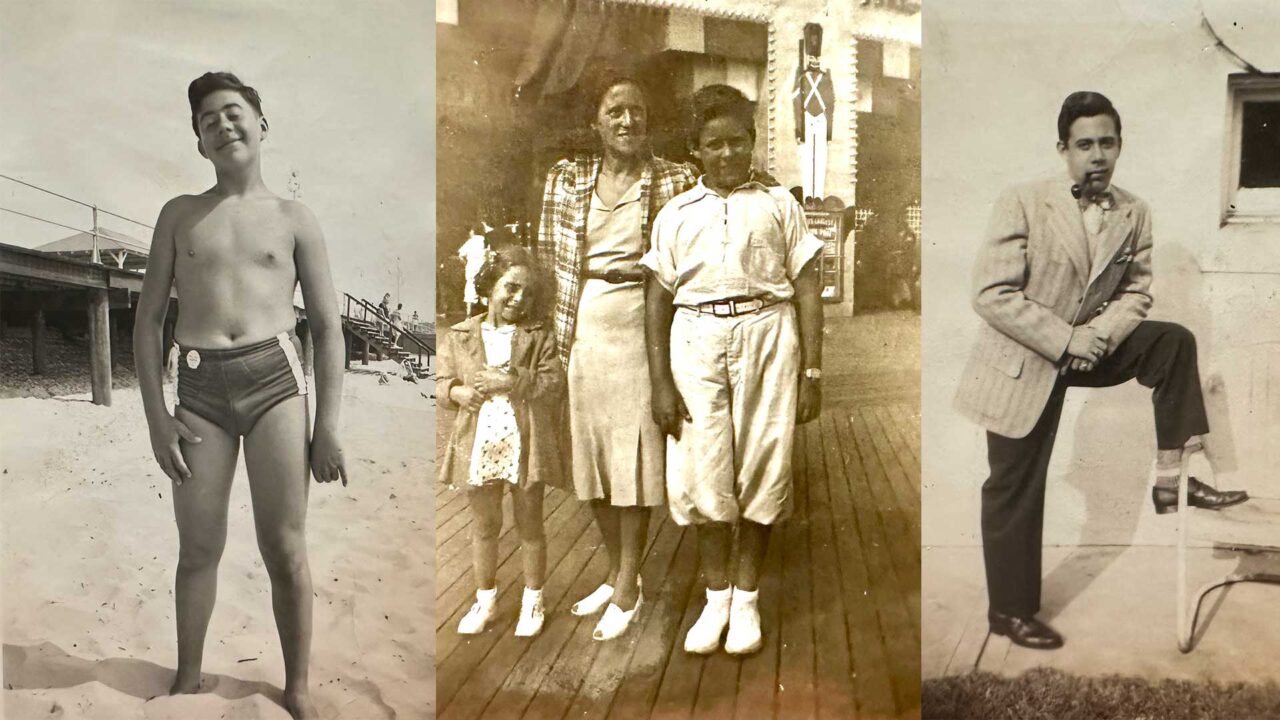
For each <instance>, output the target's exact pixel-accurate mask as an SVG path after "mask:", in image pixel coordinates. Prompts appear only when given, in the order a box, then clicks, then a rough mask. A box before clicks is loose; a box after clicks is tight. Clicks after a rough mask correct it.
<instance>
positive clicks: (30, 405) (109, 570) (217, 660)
mask: <svg viewBox="0 0 1280 720" xmlns="http://www.w3.org/2000/svg"><path fill="white" fill-rule="evenodd" d="M385 365H386V364H385V363H383V364H379V365H378V367H383V366H385ZM391 377H392V379H391V382H390V384H387V385H380V384H379V383H378V378H377V377H376V376H374V375H369V374H361V373H355V372H352V373H348V374H347V375H346V383H345V391H344V397H343V409H342V420H343V426H344V427H343V444H344V448H345V451H346V457H347V468H348V471H349V476H350V477H351V482H350V485H349V486H348V487H347V488H343V487H342V486H341V484H336V483H335V484H332V485H313V486H312V494H311V503H310V513H309V516H308V541H309V547H310V553H311V555H310V558H311V571H312V576H313V580H314V585H315V593H316V600H315V636H314V641H313V648H312V659H311V680H312V693H313V696H314V699H315V701H316V703H317V705H318V707H319V708H320V711H321V715H322V717H324V718H360V719H364V718H370V719H372V718H386V717H393V716H394V717H398V718H430V717H434V715H435V670H434V665H435V636H434V633H433V632H432V628H434V627H435V622H434V618H433V616H434V604H433V602H432V598H433V597H434V596H435V591H434V576H435V553H434V546H433V540H432V538H433V535H432V533H431V528H433V527H434V522H433V519H432V518H433V513H434V510H433V501H432V500H433V488H434V482H433V481H432V479H433V478H434V477H435V467H434V463H433V461H432V454H433V449H434V448H433V445H432V438H433V433H434V427H435V403H434V401H433V400H429V399H427V398H424V397H422V395H421V394H420V393H423V392H425V393H426V394H427V395H430V394H431V393H432V392H434V389H435V384H434V382H431V381H420V382H419V384H417V385H414V384H410V383H406V382H404V381H402V380H400V379H399V378H398V377H396V376H395V375H394V374H392V376H391ZM169 491H170V482H169V480H168V479H167V478H166V477H165V476H164V475H163V473H161V471H160V469H159V468H158V467H157V466H156V465H155V463H154V460H153V459H152V456H151V449H150V443H149V441H148V435H147V429H146V423H145V421H144V419H143V416H142V404H141V398H140V396H139V394H138V392H137V390H136V389H128V390H119V389H118V390H116V391H115V393H114V405H113V407H110V408H106V407H100V406H96V405H93V404H91V403H90V402H88V401H87V396H74V397H70V398H59V399H34V398H18V399H8V400H0V520H2V522H3V524H2V525H0V528H2V529H0V554H2V556H3V565H0V571H2V572H3V574H2V575H0V579H2V581H0V590H2V591H0V613H2V614H3V619H4V623H3V626H2V632H3V640H4V666H3V667H4V671H3V681H4V687H5V691H4V702H3V711H4V712H3V715H4V716H5V717H8V718H10V719H11V720H17V719H18V718H50V719H54V718H92V719H98V718H100V719H102V720H120V719H124V718H148V719H151V718H154V719H161V718H164V719H171V720H179V719H182V720H202V719H203V718H287V717H288V714H287V713H286V712H285V711H284V709H283V708H282V707H281V706H280V705H279V700H280V687H281V686H282V684H283V681H284V668H283V661H282V660H281V657H280V649H279V643H278V641H277V639H276V632H275V625H274V621H273V619H272V615H271V601H270V584H269V582H268V580H267V575H266V571H265V570H264V569H263V565H262V561H261V559H260V557H259V555H258V550H257V545H256V541H255V539H254V532H253V522H252V515H251V509H250V505H249V491H248V482H247V478H246V477H245V475H244V468H243V464H242V465H241V467H240V469H239V470H238V473H237V476H236V481H235V488H234V490H233V492H232V496H231V513H230V529H229V537H228V540H227V549H226V552H225V554H224V555H223V560H222V565H221V570H220V574H219V589H218V604H217V607H216V609H215V611H214V615H213V621H212V623H211V625H210V628H209V636H208V640H207V642H206V645H205V659H204V672H205V675H206V682H208V681H209V679H210V678H212V679H214V680H215V683H216V684H215V686H214V687H213V688H212V690H211V691H209V692H207V693H203V694H199V695H189V696H183V697H167V696H165V694H164V693H165V692H166V690H167V688H168V686H169V683H170V682H171V681H172V677H173V669H174V666H175V660H176V654H177V651H176V647H175V638H174V620H173V612H174V609H173V590H172V586H173V575H174V567H175V564H176V562H177V551H178V544H177V529H176V526H175V525H174V520H173V506H172V500H171V498H170V492H169Z"/></svg>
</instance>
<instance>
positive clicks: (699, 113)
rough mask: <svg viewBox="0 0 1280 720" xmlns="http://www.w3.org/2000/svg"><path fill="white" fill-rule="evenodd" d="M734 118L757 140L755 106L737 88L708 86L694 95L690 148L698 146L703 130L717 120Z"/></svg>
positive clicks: (753, 140)
mask: <svg viewBox="0 0 1280 720" xmlns="http://www.w3.org/2000/svg"><path fill="white" fill-rule="evenodd" d="M722 117H727V118H733V119H734V120H737V121H738V122H740V123H742V124H743V126H745V127H746V128H747V132H748V133H750V135H751V141H752V142H755V139H756V115H755V105H754V104H753V103H752V102H751V101H750V100H748V99H747V96H746V95H743V94H742V91H740V90H738V89H737V88H734V87H730V86H728V85H719V84H717V85H707V86H704V87H701V88H699V89H698V91H697V92H695V93H694V94H693V122H692V123H691V125H690V127H689V143H690V147H697V146H698V139H699V137H701V135H702V128H704V127H706V124H707V123H709V122H711V121H712V120H715V119H717V118H722Z"/></svg>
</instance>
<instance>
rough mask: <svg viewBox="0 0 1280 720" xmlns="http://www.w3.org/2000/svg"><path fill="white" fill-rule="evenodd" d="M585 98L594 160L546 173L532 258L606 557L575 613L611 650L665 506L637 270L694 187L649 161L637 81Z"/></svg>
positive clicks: (581, 487)
mask: <svg viewBox="0 0 1280 720" xmlns="http://www.w3.org/2000/svg"><path fill="white" fill-rule="evenodd" d="M593 99H594V102H593V103H592V104H591V105H590V108H591V109H592V116H591V128H592V130H593V131H594V135H595V136H596V137H597V138H598V140H599V150H598V151H597V152H595V153H591V154H588V155H583V156H579V157H575V158H572V159H567V160H561V161H560V162H558V163H556V164H555V165H554V166H553V167H552V168H551V171H550V172H549V173H548V174H547V183H546V189H545V191H544V193H543V203H542V218H541V222H540V224H539V231H538V249H539V254H540V256H541V260H542V262H543V263H544V265H546V266H547V267H548V268H550V269H552V270H553V271H554V274H555V281H556V302H555V309H554V314H553V316H554V320H555V326H556V327H555V329H556V339H557V343H558V344H559V347H560V353H561V359H562V360H563V361H564V363H565V366H566V368H567V370H568V381H569V393H568V401H569V406H568V407H569V427H570V437H571V439H572V458H573V482H574V488H575V491H576V493H577V495H578V498H579V499H580V500H582V501H584V502H589V503H591V507H592V510H593V512H594V514H595V519H596V524H597V525H598V526H599V528H600V532H601V534H602V535H603V536H604V542H605V547H606V549H607V550H608V553H609V575H608V576H607V577H606V578H605V580H604V582H603V583H602V584H601V585H600V586H599V587H598V588H597V589H596V590H595V591H594V592H592V593H591V594H590V595H588V596H587V597H585V598H583V599H581V600H579V601H578V602H577V603H575V604H574V606H573V609H572V612H573V613H574V614H575V615H590V614H593V613H595V612H598V611H599V610H600V609H601V608H604V607H605V606H606V604H607V605H608V608H607V609H606V610H605V613H604V615H603V616H602V617H601V619H600V621H599V623H598V624H597V625H596V629H595V631H594V633H593V637H594V638H595V639H597V640H608V639H611V638H615V637H617V636H619V635H621V634H622V633H624V632H625V631H626V630H627V628H628V627H629V626H630V624H631V621H632V618H633V617H634V616H635V614H636V611H637V610H638V609H639V607H640V606H641V604H642V603H643V592H642V589H641V585H640V577H639V573H640V557H641V554H642V552H643V550H644V544H645V539H646V538H647V536H648V529H649V517H650V510H651V508H654V507H658V506H663V505H665V502H666V496H665V492H664V466H665V438H664V436H663V435H662V433H661V432H660V431H659V429H658V427H657V425H655V424H654V422H653V418H652V413H651V411H650V384H649V364H648V359H647V357H646V353H645V325H644V301H645V278H646V275H645V272H644V271H643V270H642V269H641V268H640V266H639V265H638V264H637V263H638V261H639V259H640V257H641V255H643V254H644V253H645V252H647V251H648V249H649V230H650V227H651V224H652V221H653V218H654V217H655V216H656V215H657V214H658V210H660V209H661V208H662V206H663V205H665V204H666V202H667V201H668V200H670V199H671V198H672V197H674V196H676V195H678V194H679V193H681V192H683V191H684V190H685V189H686V188H688V187H690V186H691V185H692V184H693V182H694V180H695V177H694V173H693V170H692V169H691V168H689V167H687V166H685V165H681V164H677V163H673V162H669V161H667V160H664V159H662V158H658V157H654V155H653V153H652V151H651V150H650V148H649V142H648V127H647V123H646V120H647V112H648V106H647V103H646V101H645V96H644V92H643V90H642V89H641V87H640V84H639V83H638V82H637V81H636V80H635V79H633V78H630V77H626V76H622V75H610V76H607V77H605V78H604V79H603V80H602V82H600V83H599V84H598V85H597V91H596V92H595V93H594V95H593Z"/></svg>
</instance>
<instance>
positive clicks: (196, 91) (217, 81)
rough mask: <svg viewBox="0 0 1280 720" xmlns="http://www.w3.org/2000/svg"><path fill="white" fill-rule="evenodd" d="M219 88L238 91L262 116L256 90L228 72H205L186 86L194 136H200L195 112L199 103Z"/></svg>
mask: <svg viewBox="0 0 1280 720" xmlns="http://www.w3.org/2000/svg"><path fill="white" fill-rule="evenodd" d="M219 90H233V91H235V92H237V93H240V96H241V97H243V98H244V99H245V101H247V102H248V103H249V104H250V105H252V106H253V109H254V110H255V111H256V112H257V113H258V117H262V98H261V97H259V96H258V91H257V90H254V89H253V88H251V87H249V86H248V85H245V84H244V83H242V82H240V78H238V77H236V76H235V75H232V74H231V73H229V72H207V73H205V74H203V75H201V76H200V77H198V78H196V79H195V80H192V81H191V84H190V85H188V86H187V102H188V103H190V104H191V129H192V130H193V131H195V134H196V137H200V123H199V121H198V119H197V118H196V113H198V112H200V103H202V102H204V99H205V98H206V97H208V96H210V95H212V94H213V93H216V92H218V91H219Z"/></svg>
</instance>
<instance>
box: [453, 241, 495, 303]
mask: <svg viewBox="0 0 1280 720" xmlns="http://www.w3.org/2000/svg"><path fill="white" fill-rule="evenodd" d="M484 236H485V225H484V223H476V224H475V225H472V226H471V234H470V235H469V236H468V237H467V241H466V242H464V243H462V247H460V248H458V257H459V258H461V259H462V262H463V264H464V266H465V267H464V270H463V276H464V277H466V280H467V282H466V287H464V288H463V291H462V301H463V302H465V303H466V304H467V317H471V316H472V315H474V314H475V313H476V312H478V310H479V308H478V306H479V305H480V293H478V292H476V275H477V274H479V272H480V266H481V265H484V258H485V252H486V251H487V250H488V248H489V246H488V244H487V243H486V242H485V239H484Z"/></svg>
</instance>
